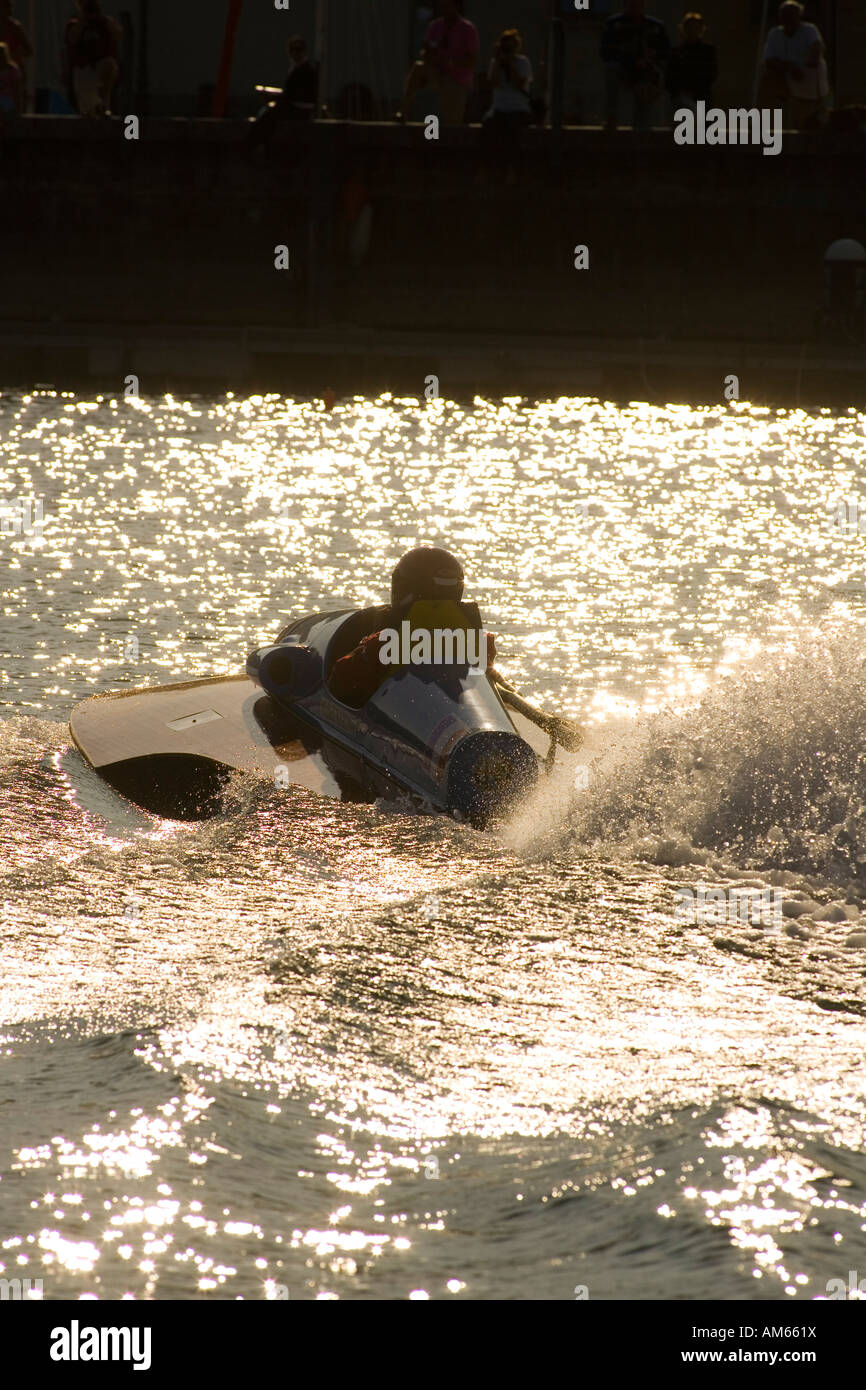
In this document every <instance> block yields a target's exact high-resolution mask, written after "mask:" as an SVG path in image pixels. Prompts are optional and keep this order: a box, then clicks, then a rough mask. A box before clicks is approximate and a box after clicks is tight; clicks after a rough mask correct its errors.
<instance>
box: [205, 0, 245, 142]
mask: <svg viewBox="0 0 866 1390" xmlns="http://www.w3.org/2000/svg"><path fill="white" fill-rule="evenodd" d="M243 7H244V0H229V9H228V14H227V15H226V31H225V34H224V36H223V51H222V55H221V57H220V70H219V76H218V77H217V81H216V87H215V88H214V94H213V115H214V116H223V115H225V109H226V100H227V99H228V94H229V82H230V81H231V75H232V59H233V58H234V56H235V40H236V38H237V36H238V25H239V24H240V22H241V10H242V9H243Z"/></svg>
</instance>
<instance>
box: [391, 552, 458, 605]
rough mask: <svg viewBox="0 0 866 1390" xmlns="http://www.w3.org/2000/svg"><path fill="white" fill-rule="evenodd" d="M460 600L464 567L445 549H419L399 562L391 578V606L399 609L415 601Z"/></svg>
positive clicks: (409, 553)
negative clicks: (435, 599)
mask: <svg viewBox="0 0 866 1390" xmlns="http://www.w3.org/2000/svg"><path fill="white" fill-rule="evenodd" d="M462 597H463V566H462V565H461V564H460V561H459V560H456V559H455V558H454V556H453V555H450V554H449V553H448V551H447V550H438V549H436V548H435V547H434V546H419V547H418V548H417V550H410V551H408V553H407V554H406V555H404V556H403V558H402V560H399V561H398V563H397V566H396V568H395V570H394V573H393V574H392V575H391V606H392V607H393V608H402V607H404V606H405V605H407V604H410V603H412V602H414V600H415V599H434V598H443V599H453V600H455V601H459V600H460V599H461V598H462Z"/></svg>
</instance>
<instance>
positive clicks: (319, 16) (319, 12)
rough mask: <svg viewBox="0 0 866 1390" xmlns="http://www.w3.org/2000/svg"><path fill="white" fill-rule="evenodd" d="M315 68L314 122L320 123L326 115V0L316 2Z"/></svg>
mask: <svg viewBox="0 0 866 1390" xmlns="http://www.w3.org/2000/svg"><path fill="white" fill-rule="evenodd" d="M316 66H317V67H318V71H319V90H318V96H317V98H316V120H317V121H320V120H322V119H323V117H325V116H327V114H328V97H327V92H328V0H316Z"/></svg>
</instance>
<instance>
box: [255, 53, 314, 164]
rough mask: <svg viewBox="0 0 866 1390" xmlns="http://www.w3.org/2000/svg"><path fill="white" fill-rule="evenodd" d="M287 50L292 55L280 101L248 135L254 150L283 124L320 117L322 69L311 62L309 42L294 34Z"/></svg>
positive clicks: (260, 117) (267, 108)
mask: <svg viewBox="0 0 866 1390" xmlns="http://www.w3.org/2000/svg"><path fill="white" fill-rule="evenodd" d="M286 48H287V50H288V54H289V71H288V73H287V75H286V80H285V82H284V83H283V89H282V91H281V92H280V94H279V96H278V97H277V99H276V101H271V102H268V104H267V106H263V107H262V109H261V111H260V112H259V114H258V115H257V116H256V118H255V120H254V122H253V125H252V128H251V130H250V133H249V135H248V136H247V144H248V145H249V146H250V147H255V146H257V145H264V144H265V143H266V142H267V141H269V140H271V139H273V135H274V131H275V130H276V128H277V123H278V122H279V121H311V120H312V119H313V117H314V116H315V114H316V103H317V101H318V99H319V70H318V68H317V67H316V65H315V63H311V62H310V55H309V53H308V52H307V44H306V41H305V40H304V39H303V38H302V37H301V35H300V34H293V35H292V37H291V38H290V39H289V41H288V43H287V45H286ZM262 90H264V91H269V90H270V91H273V90H275V89H274V88H263V89H262Z"/></svg>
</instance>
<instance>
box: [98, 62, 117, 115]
mask: <svg viewBox="0 0 866 1390" xmlns="http://www.w3.org/2000/svg"><path fill="white" fill-rule="evenodd" d="M119 76H120V69H119V67H118V66H117V63H116V62H115V60H114V59H113V58H103V59H102V62H101V63H99V64H98V65H97V68H96V78H97V82H98V85H99V101H100V105H101V106H102V114H103V115H108V114H109V112H110V111H111V94H112V92H113V91H114V88H115V85H116V83H117V79H118V77H119Z"/></svg>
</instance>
